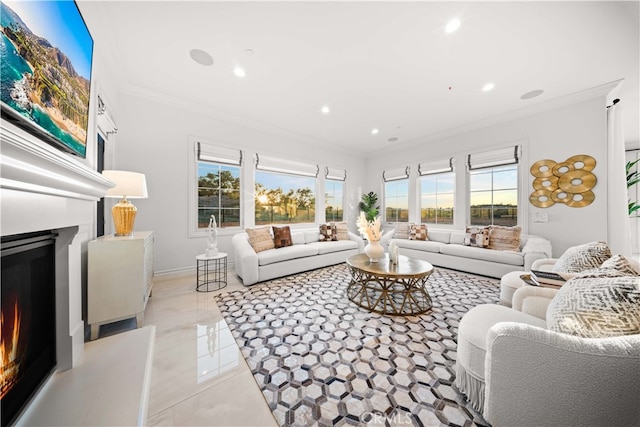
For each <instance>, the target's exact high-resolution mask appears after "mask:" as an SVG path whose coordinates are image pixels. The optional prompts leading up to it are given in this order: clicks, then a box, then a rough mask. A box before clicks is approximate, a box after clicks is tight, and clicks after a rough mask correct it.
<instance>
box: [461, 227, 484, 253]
mask: <svg viewBox="0 0 640 427" xmlns="http://www.w3.org/2000/svg"><path fill="white" fill-rule="evenodd" d="M464 244H465V245H466V246H477V247H479V248H486V247H487V246H489V229H488V228H487V227H475V226H469V227H467V229H466V230H465V236H464Z"/></svg>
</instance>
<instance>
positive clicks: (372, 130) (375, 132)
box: [371, 128, 380, 135]
mask: <svg viewBox="0 0 640 427" xmlns="http://www.w3.org/2000/svg"><path fill="white" fill-rule="evenodd" d="M378 132H380V131H379V130H378V129H377V128H373V129H371V135H377V134H378Z"/></svg>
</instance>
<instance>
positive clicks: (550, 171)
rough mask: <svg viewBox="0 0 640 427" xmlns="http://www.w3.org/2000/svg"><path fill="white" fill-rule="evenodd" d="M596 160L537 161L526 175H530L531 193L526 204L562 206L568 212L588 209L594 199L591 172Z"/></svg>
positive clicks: (579, 158) (588, 158) (579, 156)
mask: <svg viewBox="0 0 640 427" xmlns="http://www.w3.org/2000/svg"><path fill="white" fill-rule="evenodd" d="M595 167H596V159H594V158H593V157H591V156H587V155H586V154H579V155H576V156H571V157H569V158H568V159H567V160H565V161H564V162H555V161H554V160H550V159H543V160H538V161H537V162H535V163H534V164H532V165H531V168H530V169H529V171H530V172H531V175H533V177H534V180H533V189H534V191H533V193H531V194H530V195H529V202H530V203H531V204H532V205H533V206H536V207H538V208H548V207H549V206H553V205H554V204H556V203H563V204H565V205H567V206H569V207H572V208H582V207H584V206H588V205H590V204H591V202H593V201H594V200H595V198H596V196H595V194H594V193H593V191H592V190H593V187H595V185H596V182H597V179H596V176H595V175H594V174H593V172H591V171H592V170H593V169H594V168H595Z"/></svg>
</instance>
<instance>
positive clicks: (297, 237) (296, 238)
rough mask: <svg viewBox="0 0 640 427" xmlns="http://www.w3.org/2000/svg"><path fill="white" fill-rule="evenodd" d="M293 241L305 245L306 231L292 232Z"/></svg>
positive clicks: (295, 243)
mask: <svg viewBox="0 0 640 427" xmlns="http://www.w3.org/2000/svg"><path fill="white" fill-rule="evenodd" d="M291 242H292V243H293V244H294V245H304V244H305V243H306V242H305V240H304V233H302V232H298V233H291Z"/></svg>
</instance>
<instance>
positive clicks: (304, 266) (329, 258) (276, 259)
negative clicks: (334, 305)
mask: <svg viewBox="0 0 640 427" xmlns="http://www.w3.org/2000/svg"><path fill="white" fill-rule="evenodd" d="M319 236H320V233H319V231H318V230H317V229H315V230H303V231H293V230H292V231H291V240H292V242H293V245H292V246H286V247H284V248H277V249H268V250H266V251H262V252H258V253H256V251H254V250H253V248H252V247H251V244H250V243H249V237H248V235H247V233H244V232H242V233H238V234H236V235H234V236H233V237H232V238H231V246H232V248H233V256H234V258H233V259H234V261H235V270H236V274H237V275H238V276H240V277H241V278H242V283H244V284H245V285H247V286H248V285H253V284H254V283H258V282H264V281H265V280H270V279H274V278H276V277H283V276H288V275H290V274H295V273H300V272H302V271H307V270H313V269H315V268H320V267H326V266H329V265H334V264H340V263H342V262H345V260H346V259H347V258H348V257H350V256H351V255H356V254H359V253H361V252H362V251H363V250H364V241H363V240H362V238H360V237H359V236H357V235H356V234H354V233H352V232H349V240H338V241H332V242H321V241H319Z"/></svg>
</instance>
